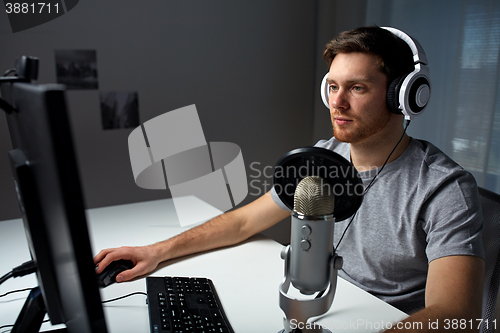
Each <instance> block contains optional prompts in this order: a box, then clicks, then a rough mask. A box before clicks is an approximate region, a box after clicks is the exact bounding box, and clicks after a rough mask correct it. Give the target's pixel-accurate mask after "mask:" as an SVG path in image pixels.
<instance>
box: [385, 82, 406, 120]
mask: <svg viewBox="0 0 500 333" xmlns="http://www.w3.org/2000/svg"><path fill="white" fill-rule="evenodd" d="M404 79H405V77H404V76H400V77H397V78H395V79H394V80H392V81H391V83H389V86H388V87H387V96H386V103H387V108H388V109H389V111H391V112H392V113H395V114H402V112H401V109H400V108H399V91H400V89H401V84H402V83H403V81H404Z"/></svg>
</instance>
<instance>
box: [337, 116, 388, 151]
mask: <svg viewBox="0 0 500 333" xmlns="http://www.w3.org/2000/svg"><path fill="white" fill-rule="evenodd" d="M351 119H352V118H351ZM390 119H391V115H390V113H387V114H386V115H385V116H377V117H374V118H373V119H372V120H370V121H369V122H363V123H361V122H360V121H359V120H358V119H352V120H353V121H354V124H353V125H354V126H352V127H353V128H351V129H350V130H345V129H343V128H342V126H338V125H336V124H335V119H333V118H332V125H333V136H334V137H335V139H337V140H338V141H340V142H347V143H354V144H356V143H360V142H362V141H363V140H365V139H367V138H369V137H371V136H372V135H374V134H376V133H378V132H380V131H381V130H382V129H383V128H384V127H385V126H387V124H388V123H389V121H390ZM336 127H337V128H338V129H337V130H336V129H335V128H336Z"/></svg>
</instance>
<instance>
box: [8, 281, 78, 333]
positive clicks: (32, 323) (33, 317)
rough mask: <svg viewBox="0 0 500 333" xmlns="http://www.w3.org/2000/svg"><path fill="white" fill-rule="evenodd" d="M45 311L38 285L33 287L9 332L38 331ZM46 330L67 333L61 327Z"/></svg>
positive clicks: (24, 332)
mask: <svg viewBox="0 0 500 333" xmlns="http://www.w3.org/2000/svg"><path fill="white" fill-rule="evenodd" d="M46 313H47V311H46V310H45V303H44V302H43V297H42V293H41V291H40V287H36V288H33V289H32V290H31V292H30V294H29V295H28V298H27V299H26V302H25V303H24V305H23V308H22V309H21V312H20V313H19V316H18V317H17V320H16V323H15V324H14V328H13V329H12V331H11V333H38V332H39V330H40V327H41V326H42V322H43V318H44V317H45V314H46ZM47 332H51V333H68V330H67V329H66V328H62V329H57V330H52V331H47Z"/></svg>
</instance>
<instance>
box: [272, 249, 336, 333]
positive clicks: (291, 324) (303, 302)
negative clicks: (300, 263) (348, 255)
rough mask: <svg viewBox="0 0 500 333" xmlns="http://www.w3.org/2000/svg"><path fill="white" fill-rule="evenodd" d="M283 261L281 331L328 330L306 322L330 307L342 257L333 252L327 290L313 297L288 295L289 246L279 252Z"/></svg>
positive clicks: (304, 332) (319, 332) (319, 331)
mask: <svg viewBox="0 0 500 333" xmlns="http://www.w3.org/2000/svg"><path fill="white" fill-rule="evenodd" d="M281 257H282V258H283V259H284V261H285V279H284V281H283V282H282V283H281V284H280V308H281V309H282V310H283V312H284V313H285V317H284V318H283V326H284V329H283V330H282V331H281V332H284V333H291V332H300V333H309V332H311V333H312V332H318V333H321V332H324V333H326V332H330V331H329V330H328V329H326V328H324V327H322V326H321V325H320V324H318V323H314V322H311V323H308V322H307V320H308V319H310V318H312V317H317V316H320V315H323V314H325V313H326V312H328V310H329V309H330V307H331V305H332V302H333V298H334V296H335V290H336V287H337V272H338V270H339V269H341V268H342V257H340V256H337V255H336V254H335V253H334V254H333V256H332V257H331V260H330V265H329V266H330V267H329V272H330V284H329V286H328V292H327V293H325V294H323V295H321V297H318V296H317V297H316V298H314V299H297V298H294V297H291V296H289V295H288V291H289V288H290V282H291V281H290V280H291V278H290V267H289V266H290V265H289V264H290V246H287V247H286V248H285V249H284V250H283V251H282V253H281Z"/></svg>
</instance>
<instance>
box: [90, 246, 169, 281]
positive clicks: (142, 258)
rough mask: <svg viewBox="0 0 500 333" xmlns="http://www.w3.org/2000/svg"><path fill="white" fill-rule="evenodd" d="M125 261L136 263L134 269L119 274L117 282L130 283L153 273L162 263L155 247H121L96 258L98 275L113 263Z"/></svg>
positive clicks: (104, 252) (103, 251) (99, 254)
mask: <svg viewBox="0 0 500 333" xmlns="http://www.w3.org/2000/svg"><path fill="white" fill-rule="evenodd" d="M120 259H125V260H130V261H132V262H133V263H134V268H132V269H129V270H126V271H123V272H121V273H120V274H118V276H117V277H116V282H124V281H130V280H132V279H134V278H136V277H138V276H141V275H145V274H148V273H150V272H152V271H153V270H154V269H155V268H156V267H157V266H158V264H159V263H160V261H161V260H160V259H159V258H158V253H157V250H156V249H155V245H146V246H137V247H129V246H124V247H119V248H112V249H105V250H102V251H101V252H99V253H98V254H97V255H96V256H95V257H94V264H95V265H96V266H97V270H96V274H99V273H101V272H102V271H103V270H104V268H106V266H108V265H109V264H110V263H111V262H113V261H116V260H120Z"/></svg>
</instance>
